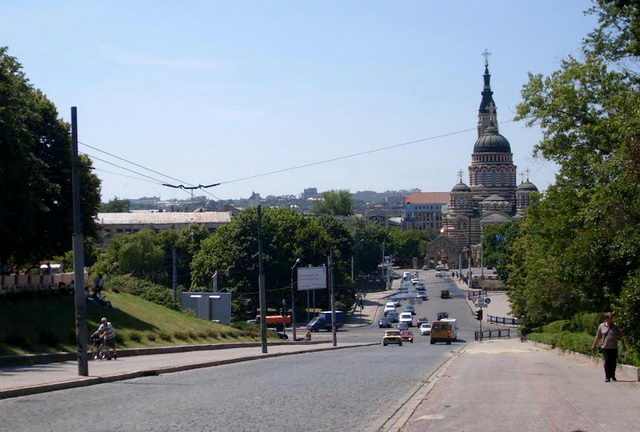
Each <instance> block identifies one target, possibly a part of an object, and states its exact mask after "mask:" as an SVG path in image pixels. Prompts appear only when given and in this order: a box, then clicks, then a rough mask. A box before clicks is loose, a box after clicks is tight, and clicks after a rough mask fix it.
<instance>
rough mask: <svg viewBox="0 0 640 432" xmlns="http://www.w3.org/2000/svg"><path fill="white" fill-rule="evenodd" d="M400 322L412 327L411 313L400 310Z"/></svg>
mask: <svg viewBox="0 0 640 432" xmlns="http://www.w3.org/2000/svg"><path fill="white" fill-rule="evenodd" d="M399 321H400V323H404V324H406V325H407V326H409V327H413V315H412V314H411V312H402V313H401V314H400V320H399Z"/></svg>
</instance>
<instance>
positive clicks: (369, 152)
mask: <svg viewBox="0 0 640 432" xmlns="http://www.w3.org/2000/svg"><path fill="white" fill-rule="evenodd" d="M512 121H513V120H507V121H504V122H502V123H503V124H504V123H510V122H512ZM475 130H477V128H475V127H473V128H467V129H461V130H457V131H455V132H448V133H444V134H440V135H434V136H430V137H427V138H421V139H417V140H413V141H406V142H403V143H399V144H393V145H389V146H384V147H378V148H375V149H371V150H364V151H361V152H357V153H350V154H346V155H342V156H337V157H333V158H329V159H323V160H319V161H315V162H309V163H306V164H301V165H294V166H292V167H289V168H282V169H277V170H273V171H266V172H263V173H260V174H254V175H250V176H246V177H239V178H236V179H233V180H226V181H221V182H220V183H219V184H220V185H224V184H229V183H236V182H240V181H244V180H250V179H254V178H258V177H265V176H269V175H273V174H279V173H283V172H287V171H294V170H298V169H302V168H308V167H311V166H315V165H322V164H326V163H329V162H335V161H339V160H343V159H351V158H354V157H358V156H363V155H367V154H371V153H377V152H381V151H384V150H391V149H394V148H398V147H404V146H408V145H412V144H418V143H421V142H425V141H431V140H435V139H438V138H445V137H448V136H452V135H459V134H462V133H465V132H470V131H475Z"/></svg>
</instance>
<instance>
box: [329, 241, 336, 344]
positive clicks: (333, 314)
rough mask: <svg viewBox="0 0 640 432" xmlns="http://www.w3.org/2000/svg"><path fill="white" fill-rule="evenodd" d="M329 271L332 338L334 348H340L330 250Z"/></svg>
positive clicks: (331, 250)
mask: <svg viewBox="0 0 640 432" xmlns="http://www.w3.org/2000/svg"><path fill="white" fill-rule="evenodd" d="M327 271H328V272H329V301H330V302H331V333H332V336H331V338H332V340H333V346H338V335H337V334H336V330H337V329H336V292H335V289H334V286H333V285H334V284H333V249H329V256H328V257H327Z"/></svg>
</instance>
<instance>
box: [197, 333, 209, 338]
mask: <svg viewBox="0 0 640 432" xmlns="http://www.w3.org/2000/svg"><path fill="white" fill-rule="evenodd" d="M196 337H197V338H199V339H205V338H206V337H207V333H205V332H203V331H201V332H198V333H196Z"/></svg>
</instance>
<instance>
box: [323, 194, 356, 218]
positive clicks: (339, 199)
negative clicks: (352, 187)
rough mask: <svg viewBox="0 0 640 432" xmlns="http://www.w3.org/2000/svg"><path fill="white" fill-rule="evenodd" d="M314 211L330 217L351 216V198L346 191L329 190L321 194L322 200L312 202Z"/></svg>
mask: <svg viewBox="0 0 640 432" xmlns="http://www.w3.org/2000/svg"><path fill="white" fill-rule="evenodd" d="M314 211H315V212H316V213H319V214H325V215H331V216H350V215H352V214H353V198H352V197H351V194H350V193H349V191H348V190H330V191H328V192H324V193H323V194H322V199H321V200H318V201H315V202H314Z"/></svg>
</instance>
